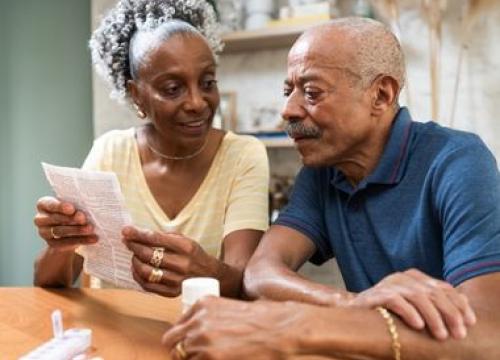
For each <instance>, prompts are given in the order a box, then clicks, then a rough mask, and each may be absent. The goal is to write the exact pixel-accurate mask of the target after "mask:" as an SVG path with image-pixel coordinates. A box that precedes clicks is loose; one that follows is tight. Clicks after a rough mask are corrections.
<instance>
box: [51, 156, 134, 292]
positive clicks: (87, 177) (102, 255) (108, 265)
mask: <svg viewBox="0 0 500 360" xmlns="http://www.w3.org/2000/svg"><path fill="white" fill-rule="evenodd" d="M42 166H43V169H44V171H45V175H46V176H47V179H48V181H49V183H50V185H51V186H52V189H53V190H54V192H55V193H56V195H57V197H58V198H59V199H60V200H63V201H68V202H70V203H72V204H74V205H75V206H76V208H77V209H79V210H81V211H83V212H84V213H85V214H86V215H87V217H88V218H89V219H90V221H91V223H92V225H93V226H94V228H95V232H96V234H97V236H98V237H99V240H98V242H97V243H96V244H94V245H82V246H81V247H80V248H78V250H77V252H78V253H79V254H80V255H81V256H83V258H84V259H85V260H84V265H83V267H84V271H85V272H86V273H88V274H90V275H92V276H95V277H98V278H100V279H101V280H104V281H107V282H109V283H112V284H114V285H115V286H117V287H121V288H129V289H136V290H141V287H140V286H139V284H137V282H136V281H135V280H134V279H133V278H132V272H131V262H132V252H130V250H128V249H127V247H126V246H125V245H124V244H123V243H122V241H121V238H122V236H121V231H122V229H123V227H124V226H126V225H131V224H132V218H131V217H130V214H129V212H128V211H127V209H126V207H125V201H124V198H123V195H122V192H121V189H120V184H119V182H118V179H117V177H116V175H115V174H114V173H112V172H102V171H88V170H81V169H75V168H68V167H60V166H54V165H49V164H46V163H42Z"/></svg>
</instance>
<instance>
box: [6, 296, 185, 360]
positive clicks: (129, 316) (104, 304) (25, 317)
mask: <svg viewBox="0 0 500 360" xmlns="http://www.w3.org/2000/svg"><path fill="white" fill-rule="evenodd" d="M55 309H60V310H61V311H62V314H63V321H64V328H65V329H68V328H75V327H78V328H90V329H92V332H93V333H92V345H93V348H92V352H91V355H92V356H100V357H102V358H104V359H105V360H110V359H111V360H112V359H151V360H154V359H167V358H168V355H167V352H166V350H165V349H164V348H163V347H162V345H161V341H160V340H161V336H162V335H163V333H164V332H165V330H166V329H167V328H168V327H169V326H170V325H171V324H172V323H173V322H174V321H175V320H176V319H177V318H178V316H179V314H180V309H181V306H180V301H179V299H168V298H163V297H160V296H156V295H152V294H145V293H140V292H137V291H129V290H121V289H64V290H48V289H40V288H0V358H1V359H2V360H4V359H17V358H18V357H19V356H21V355H24V354H26V353H28V352H29V351H31V350H32V349H34V348H35V347H37V346H39V345H40V344H42V343H43V342H45V341H47V340H49V339H50V338H52V325H51V321H50V314H51V313H52V311H53V310H55Z"/></svg>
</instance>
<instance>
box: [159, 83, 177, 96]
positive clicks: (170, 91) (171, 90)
mask: <svg viewBox="0 0 500 360" xmlns="http://www.w3.org/2000/svg"><path fill="white" fill-rule="evenodd" d="M180 91H181V87H180V86H177V85H171V86H167V87H165V88H163V93H164V94H166V95H168V96H175V95H178V94H179V92H180Z"/></svg>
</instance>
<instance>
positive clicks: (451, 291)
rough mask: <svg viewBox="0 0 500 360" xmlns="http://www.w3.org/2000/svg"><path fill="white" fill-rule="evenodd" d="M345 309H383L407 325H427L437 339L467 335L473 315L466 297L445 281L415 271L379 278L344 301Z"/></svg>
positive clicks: (457, 337) (473, 319) (414, 326)
mask: <svg viewBox="0 0 500 360" xmlns="http://www.w3.org/2000/svg"><path fill="white" fill-rule="evenodd" d="M346 304H347V305H348V306H356V307H375V306H384V307H386V308H387V309H389V310H390V311H392V312H393V313H395V314H397V315H399V316H400V317H401V319H402V320H403V321H404V322H405V323H406V324H407V325H409V326H411V327H413V328H415V329H418V330H421V329H423V328H424V327H426V326H427V328H428V329H429V331H430V333H431V334H432V335H433V336H434V337H435V338H437V339H439V340H444V339H446V338H448V336H449V334H450V333H451V336H453V337H454V338H456V339H462V338H464V337H465V336H466V335H467V326H471V325H473V324H475V322H476V316H475V314H474V311H473V310H472V307H471V306H470V305H469V301H468V299H467V297H466V296H465V295H463V294H461V293H460V292H459V291H458V290H457V289H455V288H454V287H453V286H451V285H450V284H448V283H447V282H444V281H441V280H437V279H434V278H432V277H430V276H428V275H426V274H424V273H422V272H420V271H418V270H416V269H410V270H407V271H404V272H398V273H394V274H391V275H389V276H387V277H386V278H384V279H382V280H381V281H380V282H379V283H378V284H377V285H375V286H374V287H372V288H370V289H368V290H365V291H363V292H361V293H359V294H358V295H356V296H355V297H353V298H352V299H350V300H348V301H347V302H346Z"/></svg>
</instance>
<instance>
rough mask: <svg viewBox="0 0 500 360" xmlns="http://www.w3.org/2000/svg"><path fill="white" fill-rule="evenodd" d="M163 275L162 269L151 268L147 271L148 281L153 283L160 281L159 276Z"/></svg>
mask: <svg viewBox="0 0 500 360" xmlns="http://www.w3.org/2000/svg"><path fill="white" fill-rule="evenodd" d="M162 277H163V270H162V269H157V268H153V269H151V273H149V278H148V282H150V283H153V284H158V283H160V282H161V278H162Z"/></svg>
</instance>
